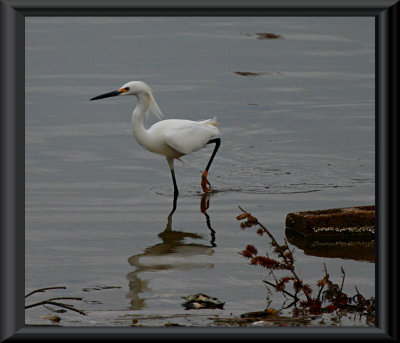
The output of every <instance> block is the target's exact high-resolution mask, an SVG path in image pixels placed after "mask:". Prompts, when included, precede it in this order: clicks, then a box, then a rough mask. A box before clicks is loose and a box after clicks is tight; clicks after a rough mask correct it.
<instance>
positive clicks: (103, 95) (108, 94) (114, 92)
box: [90, 91, 122, 100]
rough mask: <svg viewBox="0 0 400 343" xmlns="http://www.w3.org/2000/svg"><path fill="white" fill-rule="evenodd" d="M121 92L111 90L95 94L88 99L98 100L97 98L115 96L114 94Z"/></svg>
mask: <svg viewBox="0 0 400 343" xmlns="http://www.w3.org/2000/svg"><path fill="white" fill-rule="evenodd" d="M121 93H122V92H121V91H112V92H109V93H105V94H101V95H98V96H95V97H94V98H91V99H90V100H99V99H104V98H109V97H110V96H116V95H119V94H121Z"/></svg>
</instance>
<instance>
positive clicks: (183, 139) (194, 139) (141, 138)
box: [90, 81, 221, 195]
mask: <svg viewBox="0 0 400 343" xmlns="http://www.w3.org/2000/svg"><path fill="white" fill-rule="evenodd" d="M121 95H135V96H136V98H137V104H136V107H135V109H134V111H133V114H132V129H133V135H134V136H135V138H136V140H137V142H138V143H139V144H140V145H141V146H143V147H144V148H145V149H147V150H149V151H151V152H154V153H156V154H160V155H164V156H165V157H166V158H167V162H168V165H169V168H170V169H171V175H172V181H173V183H174V193H175V194H176V195H178V194H179V192H178V186H177V184H176V179H175V172H174V159H177V160H179V159H180V157H182V156H184V155H187V154H190V153H192V152H194V151H197V150H199V149H201V148H203V147H204V146H206V145H207V144H212V143H214V144H215V148H214V151H213V153H212V155H211V158H210V160H209V161H208V163H207V166H206V168H205V169H204V172H203V174H202V176H201V186H202V188H203V191H204V192H206V193H208V192H210V191H211V188H210V187H208V186H211V185H210V182H209V181H208V179H207V175H208V171H209V169H210V166H211V163H212V161H213V159H214V156H215V154H216V153H217V150H218V148H219V146H220V144H221V139H220V138H214V137H216V136H217V135H218V134H219V130H218V128H217V126H218V124H217V122H216V120H215V118H214V119H207V120H202V121H192V120H184V119H167V120H161V121H159V122H157V123H155V124H154V125H153V126H151V127H150V128H149V129H148V130H146V129H145V127H144V125H143V119H144V116H145V114H147V113H148V112H153V113H154V114H155V115H156V116H157V117H158V118H159V119H161V116H162V112H161V110H160V108H159V107H158V105H157V103H156V101H155V100H154V97H153V94H152V92H151V89H150V87H149V86H148V85H147V84H146V83H144V82H142V81H130V82H128V83H126V84H124V85H123V86H122V87H121V88H119V89H117V90H115V91H112V92H109V93H105V94H101V95H99V96H96V97H94V98H92V99H90V100H98V99H104V98H108V97H112V96H121Z"/></svg>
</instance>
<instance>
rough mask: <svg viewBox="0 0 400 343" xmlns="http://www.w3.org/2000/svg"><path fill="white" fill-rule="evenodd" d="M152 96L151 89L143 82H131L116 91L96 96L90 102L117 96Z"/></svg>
mask: <svg viewBox="0 0 400 343" xmlns="http://www.w3.org/2000/svg"><path fill="white" fill-rule="evenodd" d="M141 94H143V95H147V96H148V95H151V89H150V87H149V86H148V85H147V84H146V83H144V82H142V81H130V82H127V83H125V84H124V85H123V86H121V87H120V88H118V89H117V90H115V91H112V92H108V93H104V94H101V95H98V96H95V97H94V98H91V99H90V100H99V99H104V98H109V97H112V96H117V95H136V96H139V95H141Z"/></svg>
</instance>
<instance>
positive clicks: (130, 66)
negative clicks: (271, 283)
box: [25, 17, 375, 326]
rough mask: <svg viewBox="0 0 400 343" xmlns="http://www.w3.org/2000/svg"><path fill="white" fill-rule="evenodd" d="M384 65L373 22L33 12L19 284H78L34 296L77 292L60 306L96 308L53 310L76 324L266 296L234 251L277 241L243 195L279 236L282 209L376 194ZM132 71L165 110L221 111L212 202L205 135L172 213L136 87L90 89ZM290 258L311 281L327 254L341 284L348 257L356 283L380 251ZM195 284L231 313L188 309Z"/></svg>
mask: <svg viewBox="0 0 400 343" xmlns="http://www.w3.org/2000/svg"><path fill="white" fill-rule="evenodd" d="M257 33H274V34H276V35H280V37H278V38H275V39H262V38H263V36H262V35H257ZM374 62H375V61H374V19H373V18H348V17H344V18H309V17H307V18H291V17H287V18H286V17H285V18H276V17H273V18H258V17H255V18H218V17H217V18H200V17H199V18H172V17H171V18H161V17H157V18H145V17H143V18H129V17H123V18H122V17H120V18H118V17H115V18H112V17H107V18H94V17H93V18H84V17H82V18H67V17H65V18H29V17H28V18H27V19H26V179H25V180H26V217H25V221H26V226H25V227H26V229H25V232H26V263H25V268H26V269H25V275H26V276H25V278H26V279H25V280H26V292H27V293H28V292H29V291H31V290H33V289H36V288H42V287H51V286H66V287H67V289H66V290H59V291H56V290H54V291H48V292H46V293H39V294H37V295H35V296H32V297H30V298H28V299H27V300H28V301H27V303H30V302H34V301H36V300H43V299H45V298H50V297H55V296H74V297H83V299H84V301H82V302H80V301H66V302H67V303H70V304H71V303H73V304H75V306H76V307H77V308H80V309H82V310H84V311H86V312H87V314H88V315H87V316H82V315H80V314H78V313H75V312H71V311H68V312H66V313H63V314H60V317H61V318H62V320H61V322H60V323H59V324H61V325H65V326H75V325H79V326H82V325H84V326H87V325H89V326H96V325H98V326H107V325H111V326H128V325H131V323H132V319H135V318H136V319H138V320H139V323H140V324H143V325H164V324H165V323H167V322H173V323H180V324H184V325H212V324H211V323H210V321H209V320H208V319H207V318H208V317H209V316H210V315H212V314H219V315H220V316H226V317H229V316H230V315H232V316H235V315H240V314H242V313H244V312H249V311H257V310H263V309H264V308H265V307H266V306H267V300H266V296H267V291H266V288H265V285H264V283H263V282H262V280H264V279H268V278H269V276H268V275H267V273H266V271H265V270H263V269H262V268H259V267H254V266H250V265H248V262H247V261H246V260H245V259H244V258H243V257H242V256H240V255H239V254H238V252H240V251H241V250H242V249H244V248H245V246H246V245H247V244H254V245H255V246H256V247H257V248H259V250H260V251H262V250H265V249H266V248H267V247H268V243H269V241H268V239H267V238H266V237H258V236H257V234H256V233H255V232H254V230H251V229H248V230H246V231H243V230H241V229H240V227H239V222H238V221H237V220H236V219H235V217H236V216H237V215H238V214H240V210H239V209H238V205H240V206H242V207H243V208H244V209H245V210H247V211H249V212H251V213H252V214H253V215H254V216H256V217H257V218H258V219H259V220H260V222H262V223H263V224H264V225H265V226H266V227H268V228H269V230H270V231H271V232H272V233H273V235H274V236H275V238H276V239H277V240H278V241H279V242H283V240H284V239H285V217H286V214H287V213H290V212H295V211H302V210H315V209H327V208H336V207H347V206H358V205H373V204H374V203H375V197H374V188H375V173H374V168H375V154H374V150H375V138H374V135H375V127H374V103H375V99H374V77H375V76H374ZM237 72H239V73H237ZM240 73H242V74H240ZM243 73H254V75H253V74H250V75H248V74H247V75H246V74H245V75H243ZM131 80H142V81H145V82H146V83H148V84H149V85H150V86H151V87H152V89H153V91H154V96H155V99H156V100H157V102H158V104H159V106H160V107H161V109H162V111H163V112H164V114H165V117H166V118H185V119H191V120H201V119H207V118H212V117H214V116H217V118H218V122H219V123H220V131H221V139H222V145H221V148H220V150H219V151H218V154H217V156H216V158H215V160H214V162H213V165H212V167H211V169H210V173H209V180H210V182H211V185H212V186H213V188H214V190H215V191H214V192H213V193H212V194H211V196H210V199H209V201H210V205H209V209H208V210H207V213H206V214H207V215H205V214H203V213H201V211H200V203H201V201H202V192H201V187H200V176H201V173H202V170H203V169H204V167H205V164H206V163H207V161H208V159H209V157H210V155H211V152H212V147H207V148H204V149H203V150H201V151H198V152H196V153H194V154H192V155H189V156H186V157H184V158H183V160H184V163H180V162H178V161H177V162H176V167H175V172H176V176H177V182H178V187H179V189H180V196H179V198H178V203H177V209H176V212H175V213H174V215H173V217H172V220H171V222H170V223H168V214H169V212H170V211H171V209H172V203H173V186H172V180H171V176H170V172H169V169H168V165H167V163H166V161H165V159H164V158H163V157H162V156H158V155H154V154H152V153H150V152H148V151H146V150H144V149H143V148H142V147H140V146H139V145H138V144H137V143H136V141H135V140H134V138H133V137H132V132H131V124H130V119H131V113H132V110H133V108H134V106H135V103H136V100H135V98H134V97H121V98H110V99H104V100H99V101H93V102H91V101H89V99H90V98H92V97H93V96H96V95H99V94H102V93H105V92H108V91H112V90H114V89H117V88H119V87H120V86H122V85H123V84H124V83H125V82H127V81H131ZM156 121H157V118H155V117H150V118H149V119H148V120H147V121H146V126H150V125H151V124H152V123H154V122H156ZM291 247H295V248H296V246H293V245H291ZM295 257H296V271H297V273H298V274H299V275H301V277H302V278H303V280H305V281H307V282H308V283H310V284H311V285H315V284H316V282H317V281H318V280H320V279H321V278H322V276H323V275H324V270H323V265H324V263H325V264H326V266H327V269H328V271H329V273H330V275H331V278H332V279H333V280H334V281H336V282H340V281H341V273H340V268H341V267H343V268H344V270H345V271H346V280H345V287H344V290H345V291H347V292H349V294H351V295H353V294H355V291H354V286H355V285H356V286H357V288H358V289H359V291H360V292H361V293H362V294H363V295H364V296H366V297H370V296H373V295H374V293H375V286H374V282H375V267H374V264H373V263H371V261H367V260H365V259H362V258H360V259H352V258H346V257H344V258H332V257H330V258H328V257H318V256H312V255H308V254H306V253H304V252H303V250H302V249H301V248H296V252H295ZM197 292H201V293H205V294H208V295H210V296H213V297H217V298H218V299H220V300H221V301H224V302H225V306H224V308H225V310H198V311H193V310H192V311H187V310H184V308H183V307H182V305H181V303H182V302H183V300H182V299H181V297H182V296H187V295H190V294H193V293H197ZM283 300H284V299H282V297H281V296H272V301H273V302H272V304H271V306H272V307H274V308H277V309H279V308H280V307H281V306H282V302H283ZM47 313H51V311H49V310H48V309H45V308H43V307H35V308H32V309H29V310H27V311H26V323H27V324H51V322H50V321H49V320H47V319H43V318H41V317H42V316H43V315H45V314H47ZM342 324H343V325H362V322H361V323H360V322H354V321H353V320H348V321H345V322H343V323H342Z"/></svg>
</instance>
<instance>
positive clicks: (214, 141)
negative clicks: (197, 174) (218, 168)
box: [206, 138, 221, 171]
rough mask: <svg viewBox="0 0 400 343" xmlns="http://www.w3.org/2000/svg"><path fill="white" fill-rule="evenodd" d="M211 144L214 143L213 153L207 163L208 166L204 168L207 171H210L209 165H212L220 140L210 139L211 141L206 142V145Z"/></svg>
mask: <svg viewBox="0 0 400 343" xmlns="http://www.w3.org/2000/svg"><path fill="white" fill-rule="evenodd" d="M212 143H215V148H214V151H213V153H212V155H211V158H210V160H209V161H208V164H207V167H206V170H207V171H208V170H209V169H210V166H211V163H212V161H213V159H214V156H215V154H216V153H217V151H218V149H219V146H220V145H221V138H214V139H211V140H209V141H208V142H207V144H212Z"/></svg>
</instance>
